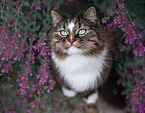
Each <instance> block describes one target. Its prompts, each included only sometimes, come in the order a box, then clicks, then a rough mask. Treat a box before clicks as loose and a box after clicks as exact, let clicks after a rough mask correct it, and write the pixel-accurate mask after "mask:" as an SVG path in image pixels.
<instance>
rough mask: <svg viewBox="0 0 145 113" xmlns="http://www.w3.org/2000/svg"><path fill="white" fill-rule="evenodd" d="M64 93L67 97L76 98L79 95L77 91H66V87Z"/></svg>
mask: <svg viewBox="0 0 145 113" xmlns="http://www.w3.org/2000/svg"><path fill="white" fill-rule="evenodd" d="M62 92H63V95H64V96H66V97H75V96H76V94H77V93H76V92H75V91H73V90H69V89H66V88H65V87H62Z"/></svg>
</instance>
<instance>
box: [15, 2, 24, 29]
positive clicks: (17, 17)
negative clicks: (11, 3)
mask: <svg viewBox="0 0 145 113" xmlns="http://www.w3.org/2000/svg"><path fill="white" fill-rule="evenodd" d="M22 3H23V0H22V1H21V4H20V6H19V8H18V13H17V19H16V22H15V23H16V25H15V31H16V30H17V24H18V19H19V13H20V8H21V6H22Z"/></svg>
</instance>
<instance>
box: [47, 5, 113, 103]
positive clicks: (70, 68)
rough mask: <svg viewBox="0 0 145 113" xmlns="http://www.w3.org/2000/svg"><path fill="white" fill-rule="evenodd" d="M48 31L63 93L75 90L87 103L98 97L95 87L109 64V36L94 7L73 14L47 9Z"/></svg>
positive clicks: (102, 80) (72, 92)
mask: <svg viewBox="0 0 145 113" xmlns="http://www.w3.org/2000/svg"><path fill="white" fill-rule="evenodd" d="M51 14H52V20H53V28H52V30H51V32H50V37H51V52H52V56H51V58H52V62H53V66H52V68H53V74H54V78H55V80H56V82H57V84H59V85H60V86H61V89H62V92H63V94H64V95H65V96H67V97H74V96H76V95H77V94H78V93H79V94H82V95H83V96H84V98H83V99H84V101H85V102H86V103H88V104H92V103H95V102H96V100H97V99H98V92H97V88H98V86H99V85H101V84H102V83H103V82H104V81H105V80H106V79H107V77H108V76H109V73H110V70H111V67H112V60H111V59H112V51H111V50H112V48H113V44H112V43H113V40H114V39H113V37H112V36H111V34H110V32H109V31H107V30H104V27H103V26H102V25H101V24H100V21H99V19H98V17H97V14H96V10H95V8H94V7H90V8H89V9H88V10H87V11H86V12H84V13H83V14H80V15H77V16H74V17H72V16H69V17H67V16H64V15H60V14H59V13H57V12H55V11H51Z"/></svg>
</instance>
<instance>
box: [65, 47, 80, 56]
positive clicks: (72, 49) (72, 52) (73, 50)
mask: <svg viewBox="0 0 145 113" xmlns="http://www.w3.org/2000/svg"><path fill="white" fill-rule="evenodd" d="M67 53H68V54H69V55H77V54H82V53H83V50H82V49H79V48H77V47H75V46H71V47H70V48H68V50H67Z"/></svg>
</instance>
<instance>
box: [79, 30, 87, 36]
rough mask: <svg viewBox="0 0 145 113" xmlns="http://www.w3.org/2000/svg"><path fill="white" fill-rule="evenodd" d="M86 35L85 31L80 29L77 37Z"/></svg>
mask: <svg viewBox="0 0 145 113" xmlns="http://www.w3.org/2000/svg"><path fill="white" fill-rule="evenodd" d="M85 33H86V29H80V30H79V31H78V35H84V34H85Z"/></svg>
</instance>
